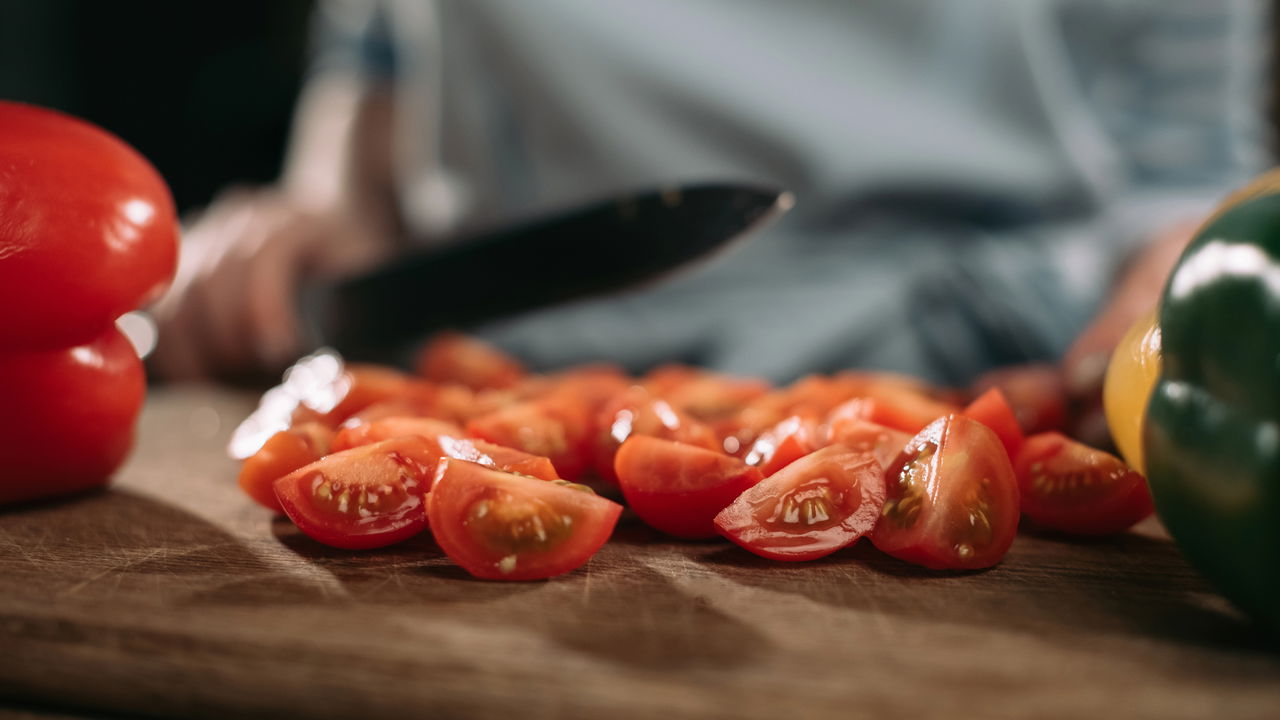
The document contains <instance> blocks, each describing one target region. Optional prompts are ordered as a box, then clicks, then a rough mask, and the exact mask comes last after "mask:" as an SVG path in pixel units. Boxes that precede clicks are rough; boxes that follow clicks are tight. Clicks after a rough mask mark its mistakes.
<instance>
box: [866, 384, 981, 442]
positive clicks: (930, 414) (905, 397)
mask: <svg viewBox="0 0 1280 720" xmlns="http://www.w3.org/2000/svg"><path fill="white" fill-rule="evenodd" d="M863 393H864V394H863V395H862V396H861V397H860V398H857V399H855V400H850V401H849V406H848V409H846V411H845V412H846V413H847V414H849V415H853V414H855V413H854V411H853V409H852V406H853V404H854V403H861V404H862V405H863V410H862V411H861V415H862V417H863V418H864V419H866V420H870V421H871V422H874V423H877V424H880V425H885V426H888V427H891V428H894V429H896V430H901V431H903V432H908V433H918V432H920V431H921V430H923V429H924V428H925V426H926V425H928V424H929V423H931V422H933V421H934V420H937V419H938V418H940V417H943V416H945V415H949V414H951V413H954V412H956V410H957V408H956V407H955V406H953V405H951V404H950V403H946V402H943V401H941V400H937V399H935V398H933V397H930V396H929V395H926V394H924V393H922V392H919V391H916V390H910V389H906V388H903V387H897V386H892V385H879V386H872V387H869V388H867V389H866V390H864V391H863Z"/></svg>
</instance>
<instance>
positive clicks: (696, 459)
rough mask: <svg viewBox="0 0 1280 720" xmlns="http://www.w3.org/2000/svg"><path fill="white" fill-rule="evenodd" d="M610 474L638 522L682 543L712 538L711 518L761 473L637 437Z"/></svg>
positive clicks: (714, 455)
mask: <svg viewBox="0 0 1280 720" xmlns="http://www.w3.org/2000/svg"><path fill="white" fill-rule="evenodd" d="M614 471H615V472H617V474H618V485H619V486H620V487H621V488H622V495H623V497H625V498H626V499H627V505H628V506H630V507H631V509H632V510H634V511H635V513H636V515H639V516H640V519H641V520H644V521H645V522H646V523H648V524H649V525H651V526H652V527H654V528H657V529H658V530H661V531H663V532H665V533H669V534H671V535H676V536H678V537H683V538H694V539H697V538H709V537H715V536H716V525H715V518H716V515H718V514H719V513H720V511H721V510H723V509H725V508H726V507H728V506H729V503H731V502H733V501H734V500H735V499H737V497H738V496H739V495H741V494H742V493H743V491H745V490H746V489H747V488H749V487H751V486H752V485H755V484H756V483H758V482H760V480H761V479H762V476H761V475H760V471H759V470H758V469H756V468H754V467H751V466H750V465H747V464H746V463H744V462H742V461H741V460H739V459H737V458H735V457H730V456H728V455H722V454H720V453H718V452H714V451H712V450H707V449H705V448H700V447H694V446H693V445H685V444H683V443H678V442H672V441H670V440H661V439H659V438H654V437H646V436H644V435H637V436H635V437H633V438H631V439H630V440H627V441H626V442H625V443H623V444H622V447H620V448H618V455H617V457H616V458H615V459H614Z"/></svg>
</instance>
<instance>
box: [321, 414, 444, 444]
mask: <svg viewBox="0 0 1280 720" xmlns="http://www.w3.org/2000/svg"><path fill="white" fill-rule="evenodd" d="M439 435H456V436H459V437H461V436H462V428H460V427H458V426H457V425H454V424H453V423H451V422H449V421H447V420H437V419H436V418H427V417H409V416H404V415H400V416H391V417H384V418H380V419H378V420H371V421H369V422H362V423H358V424H352V425H346V424H344V425H343V427H342V429H341V430H339V431H338V434H337V435H336V436H334V438H333V452H339V451H342V450H349V449H351V448H353V447H359V446H361V445H369V444H372V443H376V442H382V441H383V440H391V439H392V438H398V437H407V436H417V437H424V438H434V437H437V436H439Z"/></svg>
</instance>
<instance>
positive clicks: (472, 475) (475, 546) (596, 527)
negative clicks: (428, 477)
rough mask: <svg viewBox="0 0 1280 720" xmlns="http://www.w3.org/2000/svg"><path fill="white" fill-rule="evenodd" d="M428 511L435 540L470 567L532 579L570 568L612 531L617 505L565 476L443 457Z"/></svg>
mask: <svg viewBox="0 0 1280 720" xmlns="http://www.w3.org/2000/svg"><path fill="white" fill-rule="evenodd" d="M427 512H428V515H429V516H430V519H431V523H430V524H431V532H432V534H433V535H434V536H435V539H436V543H437V544H438V545H439V546H440V549H441V550H443V551H444V552H445V554H446V555H448V556H449V557H450V558H452V559H453V561H454V562H456V563H458V564H459V565H461V566H462V567H463V568H464V569H465V570H466V571H467V572H469V573H471V574H472V575H475V576H476V577H480V578H487V579H491V580H537V579H541V578H547V577H552V576H554V575H560V574H562V573H566V572H569V571H571V570H574V569H576V568H578V567H581V566H582V564H583V563H585V562H586V561H587V560H589V559H590V558H591V556H592V555H594V554H595V553H596V551H597V550H599V549H600V547H601V546H602V545H604V543H605V541H606V540H608V539H609V535H610V534H612V533H613V528H614V525H616V524H617V522H618V516H619V515H620V514H621V513H622V507H621V506H620V505H618V504H617V503H615V502H612V501H609V500H606V499H604V498H602V497H599V496H597V495H596V494H595V493H593V492H591V490H590V488H587V487H585V486H582V485H575V484H573V483H567V482H564V481H552V482H547V481H544V480H536V479H533V478H528V477H522V476H520V475H512V474H510V473H504V472H500V471H497V470H491V469H488V468H484V467H481V466H479V465H476V464H474V463H468V462H465V461H460V460H455V459H451V458H450V459H445V460H442V461H441V462H440V467H439V469H438V470H437V472H436V482H435V486H434V489H433V490H432V491H431V494H430V495H429V496H428V503H427Z"/></svg>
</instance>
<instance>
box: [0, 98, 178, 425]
mask: <svg viewBox="0 0 1280 720" xmlns="http://www.w3.org/2000/svg"><path fill="white" fill-rule="evenodd" d="M177 258H178V222H177V219H176V215H175V212H174V206H173V198H172V197H170V195H169V189H168V187H166V186H165V183H164V180H163V179H162V178H161V177H160V174H159V173H157V172H156V170H155V168H153V167H152V166H151V164H150V163H148V162H147V161H146V159H144V158H143V157H142V156H141V155H139V154H138V153H137V152H136V151H135V150H134V149H133V148H131V147H129V146H128V145H127V144H126V143H124V142H123V141H122V140H120V139H119V138H117V137H116V136H114V135H112V134H110V133H108V132H106V131H105V130H103V129H101V128H98V127H95V126H93V125H90V124H89V123H87V122H84V121H82V120H78V119H76V118H73V117H71V116H69V115H64V114H62V113H60V112H55V111H52V110H45V109H43V108H38V107H33V106H31V105H23V104H20V103H13V102H0V307H3V308H5V310H4V312H0V351H7V350H13V349H18V348H46V349H49V348H63V347H68V346H71V345H77V344H80V343H89V342H91V341H93V338H95V337H97V336H99V335H101V334H102V333H103V331H104V330H105V329H106V328H110V327H111V326H112V323H114V322H115V319H116V318H117V317H119V316H120V315H123V314H124V313H126V312H128V311H130V310H133V309H135V308H137V307H139V306H141V305H143V304H145V303H146V302H148V301H150V300H152V299H154V298H156V297H158V296H159V294H160V292H161V291H162V290H163V289H164V287H165V286H166V285H167V284H168V282H169V280H170V279H171V278H172V277H173V272H174V269H175V268H176V266H177ZM6 412H7V410H6Z"/></svg>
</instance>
